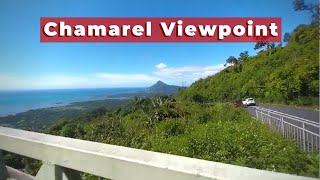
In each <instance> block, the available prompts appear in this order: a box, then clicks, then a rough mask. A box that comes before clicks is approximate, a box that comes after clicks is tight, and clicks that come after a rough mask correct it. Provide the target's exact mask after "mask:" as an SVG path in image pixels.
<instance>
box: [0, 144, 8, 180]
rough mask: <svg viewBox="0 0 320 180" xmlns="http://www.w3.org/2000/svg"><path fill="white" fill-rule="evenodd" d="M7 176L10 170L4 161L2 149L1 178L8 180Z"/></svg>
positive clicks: (0, 161)
mask: <svg viewBox="0 0 320 180" xmlns="http://www.w3.org/2000/svg"><path fill="white" fill-rule="evenodd" d="M7 177H8V172H7V168H6V165H5V163H4V157H3V154H2V150H1V149H0V180H6V179H7Z"/></svg>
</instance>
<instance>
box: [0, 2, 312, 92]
mask: <svg viewBox="0 0 320 180" xmlns="http://www.w3.org/2000/svg"><path fill="white" fill-rule="evenodd" d="M306 2H313V3H316V2H317V1H315V0H313V1H306ZM40 17H281V18H282V29H283V33H284V32H290V31H292V30H293V29H294V28H295V27H296V26H297V25H299V24H305V23H308V22H309V21H310V14H309V13H308V12H295V11H294V10H293V7H292V0H268V1H266V0H242V1H239V0H223V1H219V0H199V1H191V0H175V1H173V0H161V1H150V0H144V1H142V0H140V1H139V0H130V1H129V0H119V1H105V0H91V1H86V0H82V1H81V0H69V1H62V0H57V1H46V0H44V1H40V0H34V1H24V0H20V1H18V0H2V1H0V20H1V24H2V25H1V28H0V32H1V33H0V42H1V44H0V46H1V47H0V55H1V61H0V89H57V88H59V89H60V88H87V87H89V88H95V87H144V86H149V85H151V84H153V83H155V82H156V81H157V80H163V81H165V82H167V83H169V84H177V85H181V84H182V83H183V82H186V83H187V84H190V83H192V82H193V81H195V80H196V79H198V78H200V77H206V76H208V75H211V74H214V73H216V72H218V71H219V70H221V69H222V68H223V63H224V62H225V60H226V59H227V58H228V57H229V56H230V55H233V56H238V55H239V53H240V52H242V51H245V50H248V51H249V54H250V55H254V54H255V53H256V52H255V51H254V50H253V47H254V44H253V43H40V24H39V22H40Z"/></svg>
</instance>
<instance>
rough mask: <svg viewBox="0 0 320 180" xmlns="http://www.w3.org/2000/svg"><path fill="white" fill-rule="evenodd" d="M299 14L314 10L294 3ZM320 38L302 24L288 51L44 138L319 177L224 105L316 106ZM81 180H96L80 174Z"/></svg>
mask: <svg viewBox="0 0 320 180" xmlns="http://www.w3.org/2000/svg"><path fill="white" fill-rule="evenodd" d="M294 2H295V3H296V4H295V8H296V9H297V10H308V8H309V9H310V8H314V7H313V6H312V7H311V6H310V7H307V6H303V3H302V4H301V2H302V1H301V0H300V1H299V0H296V1H294ZM318 38H319V31H318V27H317V25H301V26H299V27H297V28H296V30H295V31H294V32H293V33H290V34H286V38H285V39H286V41H287V42H288V43H287V44H286V45H285V47H282V46H277V47H276V46H275V45H274V44H272V43H257V44H256V47H255V49H261V48H263V47H265V48H266V49H265V50H262V51H261V52H260V53H258V55H257V56H254V57H249V56H248V53H247V52H243V53H241V54H240V57H239V58H235V57H233V56H231V57H230V58H228V60H227V63H228V64H232V66H230V67H227V68H226V69H225V70H223V71H222V72H220V73H218V74H216V75H214V76H212V77H209V78H206V79H202V80H199V81H198V82H195V83H194V84H193V85H192V86H191V87H190V88H187V89H185V90H181V91H180V92H179V93H178V94H177V95H175V96H159V95H158V96H155V97H152V98H135V99H133V100H131V101H130V102H129V103H128V104H127V105H125V106H121V107H118V108H116V109H114V110H113V111H111V112H110V111H100V110H97V109H95V110H93V111H92V112H93V113H88V114H86V116H84V117H78V118H76V119H75V118H65V119H61V120H59V121H57V122H56V123H55V124H54V125H52V126H51V127H50V128H49V129H48V130H47V131H46V133H48V134H53V135H58V136H65V137H71V138H79V139H85V140H90V141H96V142H101V143H108V144H114V145H120V146H127V147H133V148H139V149H146V150H151V151H157V152H164V153H170V154H176V155H181V156H188V157H193V158H199V159H205V160H210V161H217V162H223V163H229V164H235V165H241V166H247V167H251V168H257V169H265V170H270V171H277V172H285V173H291V174H297V175H302V176H311V177H319V155H318V154H306V153H303V152H301V151H300V150H299V148H298V147H297V146H296V145H295V143H294V142H293V141H292V140H289V139H285V138H283V137H282V136H281V135H280V134H278V133H276V132H273V131H272V130H271V129H270V128H269V127H268V126H266V125H264V124H262V123H260V122H258V121H254V120H252V118H251V117H250V115H249V114H248V113H247V111H246V110H245V109H243V108H237V107H234V106H232V105H230V104H229V103H226V102H227V101H231V100H235V99H242V98H244V97H249V96H250V97H254V98H257V99H259V100H260V101H262V102H272V103H285V104H297V105H315V104H317V103H318V102H319V98H318V94H319V89H318V87H319V79H318V76H319V62H318V60H319V52H318V49H319V39H318ZM5 157H6V163H7V165H9V166H13V167H16V168H20V169H25V170H26V171H27V172H29V173H31V174H35V173H36V171H37V169H38V168H39V166H40V162H35V161H33V160H30V159H26V158H21V157H20V156H15V155H12V154H8V153H6V156H5ZM84 176H85V177H86V179H97V178H96V177H93V176H90V175H87V174H85V175H84Z"/></svg>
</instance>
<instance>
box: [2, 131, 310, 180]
mask: <svg viewBox="0 0 320 180" xmlns="http://www.w3.org/2000/svg"><path fill="white" fill-rule="evenodd" d="M1 150H5V151H9V152H12V153H16V154H20V155H23V156H27V157H31V158H34V159H38V160H41V161H42V162H43V164H42V167H41V168H40V170H39V172H38V174H37V175H36V177H34V179H36V180H62V179H64V180H78V179H81V176H80V172H86V173H89V174H93V175H96V176H100V177H104V178H110V179H114V180H128V179H130V180H150V179H152V180H164V179H168V180H257V179H259V180H271V179H272V180H315V178H309V177H302V176H295V175H290V174H284V173H277V172H272V171H265V170H258V169H253V168H247V167H241V166H235V165H230V164H223V163H217V162H212V161H205V160H200V159H193V158H188V157H181V156H175V155H169V154H163V153H157V152H151V151H145V150H139V149H133V148H127V147H121V146H114V145H108V144H102V143H96V142H90V141H84V140H79V139H72V138H66V137H59V136H52V135H47V134H41V133H36V132H29V131H23V130H17V129H12V128H5V127H0V152H1ZM3 162H4V161H3V160H2V161H1V154H0V179H1V178H2V179H3V178H7V177H10V178H13V177H18V176H19V177H21V176H23V173H18V174H17V173H16V172H17V171H15V170H12V169H10V168H9V169H8V168H7V167H6V166H5V165H4V163H3ZM28 178H29V179H30V177H28ZM2 179H1V180H2Z"/></svg>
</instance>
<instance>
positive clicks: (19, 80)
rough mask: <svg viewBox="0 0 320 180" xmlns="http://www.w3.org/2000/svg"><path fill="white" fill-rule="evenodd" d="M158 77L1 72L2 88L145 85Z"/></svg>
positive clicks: (0, 87) (150, 83) (0, 81)
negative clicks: (26, 74) (30, 74)
mask: <svg viewBox="0 0 320 180" xmlns="http://www.w3.org/2000/svg"><path fill="white" fill-rule="evenodd" d="M157 80H158V79H157V78H156V77H154V76H149V75H145V74H109V73H97V74H88V75H78V76H77V75H47V76H38V77H27V76H25V77H21V76H15V75H4V74H3V75H1V74H0V89H61V88H99V87H144V86H149V85H152V84H153V83H154V82H156V81H157Z"/></svg>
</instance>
